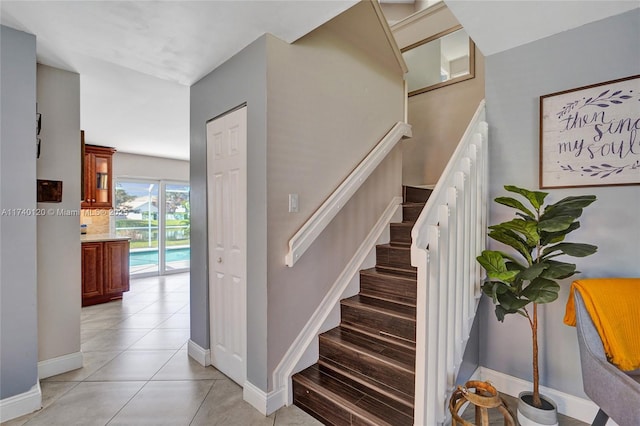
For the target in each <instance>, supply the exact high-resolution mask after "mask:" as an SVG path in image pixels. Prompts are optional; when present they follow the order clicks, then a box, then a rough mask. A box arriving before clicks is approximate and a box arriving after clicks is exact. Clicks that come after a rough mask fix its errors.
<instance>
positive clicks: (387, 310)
mask: <svg viewBox="0 0 640 426" xmlns="http://www.w3.org/2000/svg"><path fill="white" fill-rule="evenodd" d="M340 303H342V304H344V305H348V306H353V307H358V308H361V309H367V310H370V311H378V312H382V313H384V314H386V315H391V316H395V317H399V318H403V319H407V320H412V321H415V320H416V310H415V307H413V308H412V307H409V306H407V305H405V304H400V303H395V302H393V301H390V300H384V299H379V298H375V297H369V296H363V295H360V294H356V295H355V296H352V297H349V298H347V299H343V300H341V301H340Z"/></svg>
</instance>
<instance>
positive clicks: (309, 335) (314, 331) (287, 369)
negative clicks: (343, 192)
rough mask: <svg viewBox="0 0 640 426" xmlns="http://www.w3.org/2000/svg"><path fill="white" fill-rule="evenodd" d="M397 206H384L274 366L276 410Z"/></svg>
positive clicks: (398, 202) (289, 394)
mask: <svg viewBox="0 0 640 426" xmlns="http://www.w3.org/2000/svg"><path fill="white" fill-rule="evenodd" d="M401 203H402V197H394V198H393V199H392V200H391V202H390V203H389V204H388V205H387V208H386V209H385V211H384V212H383V213H382V215H381V216H380V218H379V219H378V222H377V223H376V224H375V225H374V226H373V228H372V230H371V231H370V232H369V234H368V235H367V237H366V238H365V239H364V241H363V242H362V244H361V245H360V247H359V248H358V250H356V252H355V254H354V255H353V257H352V258H351V260H350V261H349V263H347V265H346V266H345V268H344V269H343V270H342V272H341V273H340V275H339V276H338V278H337V279H336V280H335V282H334V283H333V285H332V286H331V288H330V289H329V291H328V292H327V294H326V296H325V297H324V299H323V300H322V302H320V305H319V306H318V308H317V309H316V310H315V312H314V313H313V314H312V315H311V317H310V318H309V321H308V322H307V324H305V326H304V327H303V329H302V331H300V334H298V336H297V337H296V339H295V340H294V342H293V343H292V344H291V347H289V350H288V351H287V352H286V353H285V355H284V356H283V358H282V360H281V361H280V363H279V364H278V365H277V366H276V368H275V370H274V372H273V388H274V392H272V393H273V394H274V395H275V396H279V397H281V400H280V401H278V407H277V408H280V407H282V406H285V405H290V404H291V400H292V395H293V392H292V386H291V376H292V375H293V374H294V373H295V372H296V371H295V370H296V368H297V369H298V370H299V369H300V367H301V363H300V361H301V359H303V356H304V355H305V352H306V351H307V349H308V348H310V347H311V346H312V345H313V342H314V340H317V338H318V334H319V333H320V330H321V329H322V327H323V325H324V324H325V321H326V320H327V318H328V317H329V316H330V314H331V312H332V311H334V309H335V308H336V306H339V303H340V299H341V298H342V296H343V293H344V292H345V290H346V289H347V288H348V286H349V284H350V283H351V281H352V280H353V279H354V277H356V276H357V274H358V272H359V271H360V269H362V265H363V263H364V262H365V260H366V259H367V258H368V256H369V254H370V252H371V250H374V249H375V245H376V244H377V243H378V240H379V238H380V237H381V235H382V234H383V232H384V231H385V230H387V229H388V226H389V223H390V222H391V221H393V220H394V218H396V217H397V216H396V215H397V213H398V211H399V208H400V205H401ZM316 346H317V345H316ZM308 358H309V357H306V358H305V359H308ZM316 359H317V357H316ZM313 362H315V361H313ZM313 362H311V364H308V365H306V367H308V366H310V365H312V364H313ZM302 367H305V366H302ZM275 396H274V398H275Z"/></svg>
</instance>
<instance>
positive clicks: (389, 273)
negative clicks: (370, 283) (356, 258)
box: [360, 267, 417, 282]
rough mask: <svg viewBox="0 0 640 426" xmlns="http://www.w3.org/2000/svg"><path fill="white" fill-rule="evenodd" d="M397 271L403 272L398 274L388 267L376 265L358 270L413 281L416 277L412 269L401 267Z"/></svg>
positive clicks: (363, 272)
mask: <svg viewBox="0 0 640 426" xmlns="http://www.w3.org/2000/svg"><path fill="white" fill-rule="evenodd" d="M399 272H403V273H400V274H398V273H394V272H392V271H390V270H389V269H388V268H384V269H380V268H378V267H373V268H368V269H362V270H361V271H360V274H365V275H374V276H380V277H381V278H389V279H403V280H407V281H412V282H415V281H416V279H417V277H416V273H415V272H413V271H407V270H404V269H401V270H399ZM407 272H409V273H407Z"/></svg>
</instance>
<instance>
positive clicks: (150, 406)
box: [2, 273, 320, 426]
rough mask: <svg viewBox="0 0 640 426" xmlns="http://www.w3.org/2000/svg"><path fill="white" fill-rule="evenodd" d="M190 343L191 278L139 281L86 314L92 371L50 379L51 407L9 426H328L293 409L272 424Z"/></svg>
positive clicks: (87, 362) (45, 388)
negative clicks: (194, 354)
mask: <svg viewBox="0 0 640 426" xmlns="http://www.w3.org/2000/svg"><path fill="white" fill-rule="evenodd" d="M188 339H189V274H188V273H183V274H176V275H167V276H165V277H151V278H140V279H134V280H131V291H129V292H128V293H125V295H124V299H123V300H122V301H115V302H110V303H105V304H101V305H95V306H89V307H86V308H83V309H82V334H81V341H82V352H83V354H84V367H83V368H81V369H78V370H75V371H70V372H68V373H64V374H60V375H58V376H54V377H50V378H48V379H45V380H42V381H41V383H40V386H41V388H42V395H43V406H44V408H43V409H41V410H40V411H37V412H35V413H32V414H29V415H26V416H22V417H19V418H17V419H14V420H11V421H9V422H6V423H2V425H3V426H4V425H6V426H18V425H28V426H36V425H47V426H53V425H61V426H62V425H64V426H69V425H82V426H89V425H107V424H108V425H145V426H156V425H171V426H178V425H224V426H233V425H238V426H253V425H256V426H262V425H265V426H276V425H277V426H281V425H304V426H310V425H320V423H319V422H317V421H316V420H315V419H313V418H312V417H310V416H308V415H307V414H306V413H304V412H303V411H301V410H299V409H298V408H297V407H293V406H291V407H285V408H282V409H280V410H278V411H277V412H276V413H274V414H272V415H271V416H269V417H264V416H263V415H261V414H260V413H259V412H258V411H256V410H255V409H254V408H253V407H252V406H250V405H249V404H248V403H246V402H244V401H243V400H242V389H241V388H240V387H239V386H238V385H236V384H235V383H233V382H232V381H231V380H229V379H227V378H226V377H225V376H224V375H223V374H221V373H220V372H219V371H217V370H216V369H215V368H213V367H211V366H209V367H202V366H201V365H200V364H198V363H197V362H195V361H193V360H192V359H190V358H189V356H188V355H187V346H186V343H187V341H188Z"/></svg>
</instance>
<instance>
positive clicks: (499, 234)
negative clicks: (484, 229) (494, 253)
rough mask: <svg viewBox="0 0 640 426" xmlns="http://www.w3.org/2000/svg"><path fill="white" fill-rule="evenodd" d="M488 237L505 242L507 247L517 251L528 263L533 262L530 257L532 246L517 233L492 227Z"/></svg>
mask: <svg viewBox="0 0 640 426" xmlns="http://www.w3.org/2000/svg"><path fill="white" fill-rule="evenodd" d="M489 237H490V238H493V239H494V240H496V241H498V242H501V243H502V244H506V245H508V246H509V247H512V248H514V249H515V250H517V251H518V253H520V254H521V255H522V256H524V258H525V259H527V261H528V262H529V263H533V260H532V258H531V251H532V250H533V248H532V247H529V246H527V243H526V241H524V240H523V239H522V238H520V236H519V235H518V234H516V233H515V232H513V231H510V230H503V229H494V230H492V231H491V232H489Z"/></svg>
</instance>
